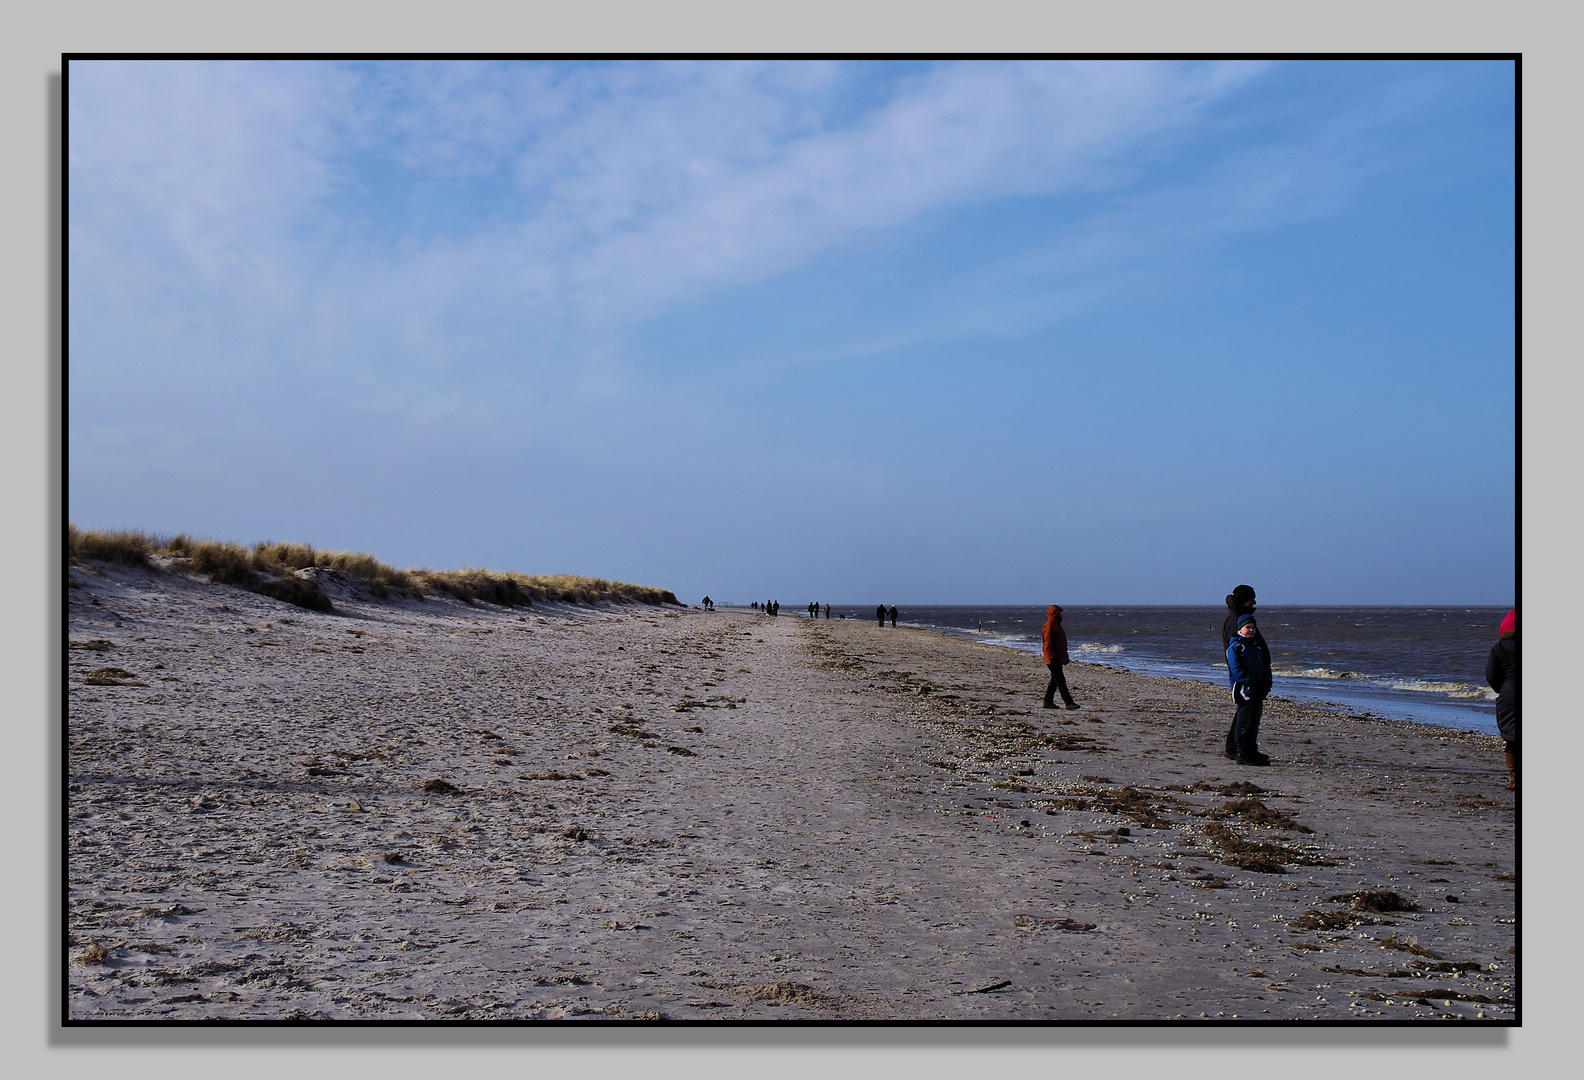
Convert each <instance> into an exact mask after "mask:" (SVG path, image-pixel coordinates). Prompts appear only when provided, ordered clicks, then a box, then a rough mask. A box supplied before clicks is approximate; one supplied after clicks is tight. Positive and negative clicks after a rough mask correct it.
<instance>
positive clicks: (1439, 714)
mask: <svg viewBox="0 0 1584 1080" xmlns="http://www.w3.org/2000/svg"><path fill="white" fill-rule="evenodd" d="M1507 610H1508V609H1507V608H1505V607H1264V606H1263V605H1262V606H1260V607H1259V608H1258V609H1257V610H1256V615H1257V616H1258V618H1259V626H1260V632H1261V633H1262V634H1264V635H1265V641H1266V643H1267V644H1269V645H1270V650H1271V661H1272V663H1271V668H1272V674H1273V675H1274V677H1275V686H1274V688H1273V689H1272V691H1271V692H1272V693H1273V694H1274V695H1276V696H1279V697H1286V698H1291V699H1294V700H1301V701H1305V702H1312V703H1316V704H1320V705H1326V706H1331V707H1334V708H1337V709H1339V710H1345V711H1347V712H1351V713H1359V714H1370V715H1374V716H1385V717H1394V718H1397V719H1401V720H1413V721H1417V722H1420V723H1427V724H1439V725H1442V726H1444V727H1453V728H1461V729H1463V730H1466V731H1481V732H1485V733H1487V734H1490V735H1494V734H1496V692H1495V691H1493V690H1492V689H1491V688H1490V687H1489V686H1487V685H1486V684H1485V659H1486V657H1487V656H1489V655H1490V650H1491V646H1493V645H1494V644H1496V631H1497V627H1498V626H1499V625H1500V623H1501V619H1502V616H1503V615H1505V614H1506V613H1507ZM800 614H803V612H802V611H800V609H798V608H796V607H792V606H790V605H783V606H782V608H781V615H782V616H783V617H785V616H788V615H791V616H793V617H796V616H798V615H800ZM841 616H845V617H846V618H849V619H854V618H856V619H863V620H867V621H870V622H873V621H874V617H875V616H874V608H872V607H868V608H865V607H847V606H842V607H837V606H835V605H832V606H831V617H832V618H837V617H841ZM1225 617H1226V609H1225V608H1224V607H1216V608H1209V607H1134V606H1127V607H1088V606H1074V607H1066V606H1063V608H1062V626H1063V628H1064V629H1065V630H1066V631H1067V651H1068V655H1069V656H1071V657H1072V659H1073V660H1074V661H1079V662H1085V663H1095V664H1109V665H1112V666H1113V667H1118V668H1123V669H1125V670H1127V671H1136V672H1139V673H1142V674H1145V675H1166V676H1170V677H1172V678H1178V679H1197V680H1200V681H1202V682H1208V683H1214V684H1216V685H1218V686H1223V687H1225V686H1227V668H1226V655H1225V654H1224V653H1223V652H1222V650H1221V621H1222V619H1224V618H1225ZM897 623H898V625H902V626H920V627H926V628H928V629H932V630H942V631H944V632H946V633H948V634H956V635H958V636H960V637H965V638H969V639H971V640H973V641H979V642H984V643H986V644H990V645H1000V646H1003V647H1005V648H1008V649H1017V650H1019V651H1022V652H1028V653H1033V654H1035V655H1036V656H1037V655H1038V654H1039V652H1040V627H1041V626H1043V625H1044V623H1045V608H1044V606H1038V607H971V606H950V607H907V608H904V607H901V606H900V605H899V606H898V609H897ZM1229 692H1230V691H1229ZM1229 700H1230V699H1229Z"/></svg>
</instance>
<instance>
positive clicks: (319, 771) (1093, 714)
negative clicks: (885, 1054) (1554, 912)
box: [62, 564, 1518, 1023]
mask: <svg viewBox="0 0 1584 1080" xmlns="http://www.w3.org/2000/svg"><path fill="white" fill-rule="evenodd" d="M71 572H72V574H73V576H74V578H75V579H76V580H77V581H78V582H79V583H80V587H76V588H71V589H69V590H68V606H69V611H68V620H67V622H68V626H67V629H68V638H69V648H68V650H67V654H66V660H67V669H68V670H67V673H66V674H67V682H68V689H67V731H66V735H67V740H68V746H67V754H68V760H67V763H68V769H69V777H68V782H67V814H68V820H67V822H66V836H67V842H68V855H67V860H68V861H67V875H68V883H67V896H66V900H67V904H68V919H67V927H66V929H67V932H68V940H67V942H66V943H65V944H66V953H65V955H64V956H63V957H62V963H63V964H65V965H66V970H67V975H66V990H67V999H68V1000H67V1019H68V1020H82V1021H93V1020H109V1019H134V1018H142V1019H152V1020H158V1019H208V1018H237V1019H260V1020H263V1019H279V1018H303V1019H307V1018H326V1019H344V1020H369V1021H378V1020H392V1019H419V1018H422V1019H433V1020H454V1019H466V1020H508V1021H509V1020H528V1019H562V1018H580V1019H586V1020H605V1021H630V1020H646V1019H666V1020H670V1021H710V1020H754V1021H775V1020H792V1019H798V1020H818V1021H832V1022H836V1021H871V1020H891V1019H907V1020H946V1021H953V1020H974V1021H983V1020H996V1021H1036V1022H1050V1021H1067V1022H1095V1021H1103V1020H1112V1019H1126V1020H1171V1019H1179V1018H1180V1019H1183V1020H1194V1021H1198V1020H1200V1019H1201V1018H1204V1019H1205V1020H1212V1021H1225V1020H1231V1019H1236V1020H1239V1021H1243V1020H1287V1021H1294V1020H1296V1021H1305V1020H1326V1021H1334V1020H1345V1019H1355V1020H1357V1021H1358V1022H1359V1023H1368V1022H1370V1021H1372V1020H1379V1019H1388V1020H1403V1019H1420V1020H1424V1021H1426V1022H1434V1021H1436V1020H1447V1021H1454V1020H1463V1021H1470V1022H1485V1023H1499V1022H1510V1021H1512V1020H1514V1019H1515V1018H1516V1017H1517V1015H1518V998H1517V980H1516V978H1515V974H1516V963H1517V959H1518V958H1517V956H1516V955H1515V953H1514V946H1515V942H1516V913H1517V908H1516V902H1515V891H1516V878H1515V861H1514V854H1515V843H1516V832H1515V800H1514V797H1513V793H1511V792H1508V791H1505V790H1504V789H1503V784H1504V782H1505V773H1504V772H1503V770H1502V767H1501V743H1500V742H1499V740H1497V739H1494V738H1491V737H1488V736H1484V735H1480V734H1475V733H1469V732H1461V731H1454V730H1450V729H1443V728H1436V727H1430V726H1426V725H1420V724H1412V723H1408V722H1400V721H1392V720H1385V719H1380V718H1369V717H1359V716H1350V715H1348V714H1346V713H1343V712H1334V711H1326V710H1323V709H1318V708H1313V707H1309V706H1300V705H1297V704H1294V703H1292V702H1288V701H1284V700H1281V699H1280V696H1279V695H1280V685H1279V684H1278V686H1277V695H1278V696H1277V697H1276V698H1273V699H1272V700H1271V701H1270V702H1269V704H1268V706H1267V709H1266V713H1265V721H1264V725H1263V728H1262V738H1261V743H1262V746H1263V748H1264V749H1265V750H1266V752H1267V753H1269V754H1270V755H1271V756H1272V757H1273V759H1274V762H1273V764H1272V766H1271V767H1268V768H1263V769H1257V768H1247V767H1240V766H1237V765H1234V764H1232V763H1231V762H1228V761H1227V760H1226V759H1225V758H1224V757H1223V756H1222V754H1221V745H1222V739H1223V736H1224V734H1225V730H1226V726H1227V723H1228V722H1229V720H1230V714H1231V710H1230V702H1229V700H1228V695H1227V693H1226V692H1225V691H1224V689H1222V688H1219V687H1214V686H1209V685H1205V684H1199V683H1193V682H1185V681H1178V680H1171V679H1162V678H1152V677H1146V676H1139V675H1133V674H1129V673H1126V672H1123V671H1120V670H1116V669H1112V668H1108V667H1105V666H1100V665H1086V664H1074V665H1072V666H1071V667H1069V668H1068V677H1069V681H1070V683H1071V685H1072V688H1073V692H1074V694H1075V695H1076V697H1077V699H1078V700H1079V702H1081V703H1082V706H1083V707H1082V708H1081V709H1079V710H1077V711H1065V710H1061V711H1046V710H1042V709H1041V708H1040V707H1039V705H1040V695H1041V693H1042V691H1043V689H1044V682H1045V676H1046V673H1045V670H1044V668H1043V667H1042V666H1041V665H1040V664H1039V662H1038V658H1037V657H1031V656H1028V655H1025V654H1021V653H1017V652H1014V651H1012V650H1008V649H1003V648H997V647H993V646H987V645H978V644H975V643H972V642H967V641H964V640H961V639H957V638H952V637H949V636H947V635H943V634H939V633H935V632H931V631H923V630H916V629H909V628H907V627H905V626H904V627H900V628H897V629H890V628H887V629H884V630H882V629H879V628H877V627H876V626H875V625H874V624H873V623H872V622H857V621H842V620H835V621H825V620H809V619H805V618H801V617H798V616H795V615H791V614H783V615H781V616H780V617H779V618H769V617H767V616H764V615H761V614H759V613H756V612H750V611H744V610H740V609H731V610H718V611H715V612H705V611H702V610H699V609H696V608H677V607H672V606H663V607H650V606H644V605H616V606H609V607H599V606H596V607H584V606H572V605H551V604H539V605H535V606H533V607H527V608H502V607H494V606H490V605H485V604H478V605H471V606H470V605H468V604H465V603H463V602H461V601H457V600H454V599H450V598H440V599H426V600H377V599H375V598H374V597H372V596H370V595H368V594H367V593H364V592H361V591H359V590H358V589H356V588H355V586H353V585H352V584H350V583H349V582H348V581H345V580H343V581H340V582H339V583H338V582H337V581H333V580H332V581H330V582H328V583H327V584H326V586H325V587H326V591H327V592H329V593H330V594H331V596H332V598H333V599H334V602H335V607H336V610H335V611H334V612H332V613H320V612H314V611H308V610H303V609H301V608H296V607H292V606H290V605H287V604H285V603H282V602H280V601H277V600H273V599H270V598H268V597H265V596H261V595H257V594H254V593H250V592H245V591H242V590H240V589H235V588H230V587H226V586H220V585H213V584H209V583H207V582H201V581H194V580H189V579H186V578H183V577H180V576H178V575H175V574H169V573H161V572H158V571H155V570H145V569H141V568H139V569H130V568H125V567H109V566H103V565H100V564H84V565H82V566H77V567H73V568H72V571H71ZM903 617H904V620H905V618H906V615H905V613H904V616H903Z"/></svg>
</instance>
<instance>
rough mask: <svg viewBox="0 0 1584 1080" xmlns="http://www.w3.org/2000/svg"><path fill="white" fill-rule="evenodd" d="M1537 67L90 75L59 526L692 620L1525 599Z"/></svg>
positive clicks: (76, 174)
mask: <svg viewBox="0 0 1584 1080" xmlns="http://www.w3.org/2000/svg"><path fill="white" fill-rule="evenodd" d="M1513 74H1514V73H1513V68H1512V65H1511V64H1508V63H1502V62H1468V63H1465V62H1443V61H1419V62H1404V63H1396V62H1374V61H1358V62H1340V63H1333V62H1320V61H1302V62H1283V63H1252V62H1238V63H1116V62H1090V63H1079V64H1065V63H1002V62H968V63H958V64H931V63H911V62H908V63H904V62H894V61H892V62H878V63H852V64H848V63H812V62H783V63H768V64H759V63H728V62H703V63H686V64H668V63H629V64H604V63H569V64H547V63H515V64H513V63H508V64H457V63H440V62H436V63H418V64H387V63H369V64H334V63H328V62H305V63H278V62H263V63H199V62H127V63H103V62H81V61H74V62H72V63H71V64H70V65H69V68H68V72H67V119H68V137H67V148H68V184H69V197H68V203H67V217H68V229H69V232H68V252H67V256H68V275H69V280H68V292H67V300H68V333H69V339H68V345H69V358H68V387H67V410H68V480H69V490H68V511H69V514H70V516H71V518H72V520H74V521H75V522H77V523H78V524H79V525H82V526H84V527H90V528H127V527H137V528H143V529H147V530H152V531H156V532H166V533H169V532H176V531H189V532H196V533H200V534H204V535H210V536H215V537H220V538H226V539H236V540H243V541H254V540H262V539H295V540H305V541H308V542H311V543H314V544H317V545H320V546H324V547H336V548H353V549H358V550H367V551H371V552H373V553H375V554H377V555H379V556H380V557H382V558H384V559H386V560H388V561H391V562H394V563H397V564H398V565H427V566H434V567H450V566H462V565H486V566H490V567H495V568H501V569H518V570H524V571H527V572H530V573H538V572H546V573H548V572H568V573H583V574H593V575H598V576H604V577H614V578H620V579H624V580H629V581H637V582H642V583H645V584H653V585H660V586H663V587H667V588H672V589H675V590H676V591H677V593H678V595H679V596H682V597H683V598H685V599H687V600H689V601H696V600H697V599H698V598H699V597H700V596H702V595H704V594H705V593H706V592H707V593H709V594H710V595H712V596H714V597H715V598H716V599H717V600H728V601H742V602H747V601H749V600H751V599H763V598H767V597H772V596H773V597H776V598H778V599H780V600H781V601H782V602H783V603H787V604H790V605H793V606H797V605H799V604H802V603H806V602H807V601H808V600H810V599H814V598H818V599H820V600H828V601H830V602H832V603H868V604H873V603H876V602H878V601H880V600H884V601H886V602H887V603H897V604H899V605H906V604H910V603H912V604H920V603H1046V602H1051V601H1055V602H1060V603H1071V604H1082V603H1205V604H1207V605H1210V606H1219V604H1220V600H1221V597H1222V596H1223V595H1224V594H1225V593H1226V592H1227V591H1228V590H1229V589H1230V588H1231V586H1232V585H1233V584H1236V583H1237V582H1240V581H1248V582H1251V583H1253V584H1254V585H1255V586H1256V587H1257V588H1258V590H1259V592H1260V598H1261V600H1262V601H1263V602H1265V603H1267V604H1272V605H1275V604H1281V603H1457V604H1461V603H1470V604H1473V603H1491V604H1502V603H1510V602H1511V601H1512V600H1513V598H1514V591H1515V582H1514V574H1515V567H1514V552H1515V537H1514V531H1515V515H1514V508H1515V486H1516V483H1515V462H1514V446H1515V435H1516V433H1515V418H1514V393H1515V350H1514V325H1515V323H1514V318H1515V309H1514V284H1515V274H1514V265H1515V263H1514V254H1515V239H1514V237H1515V232H1514V229H1515V195H1514V141H1515V101H1514V86H1513Z"/></svg>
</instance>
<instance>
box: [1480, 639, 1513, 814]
mask: <svg viewBox="0 0 1584 1080" xmlns="http://www.w3.org/2000/svg"><path fill="white" fill-rule="evenodd" d="M1497 634H1498V637H1497V639H1496V644H1495V645H1493V646H1492V647H1491V651H1490V656H1489V657H1487V658H1486V660H1485V681H1486V682H1488V683H1490V688H1491V689H1492V690H1494V691H1496V730H1497V731H1500V732H1501V737H1502V738H1503V739H1504V740H1505V741H1506V743H1507V747H1506V750H1507V790H1508V791H1517V790H1518V612H1517V610H1516V609H1514V610H1512V611H1509V612H1508V613H1507V614H1506V615H1505V616H1504V617H1503V618H1502V621H1501V628H1500V629H1499V630H1498V631H1497Z"/></svg>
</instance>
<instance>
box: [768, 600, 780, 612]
mask: <svg viewBox="0 0 1584 1080" xmlns="http://www.w3.org/2000/svg"><path fill="white" fill-rule="evenodd" d="M770 614H772V615H779V614H781V601H779V600H772V601H770Z"/></svg>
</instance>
